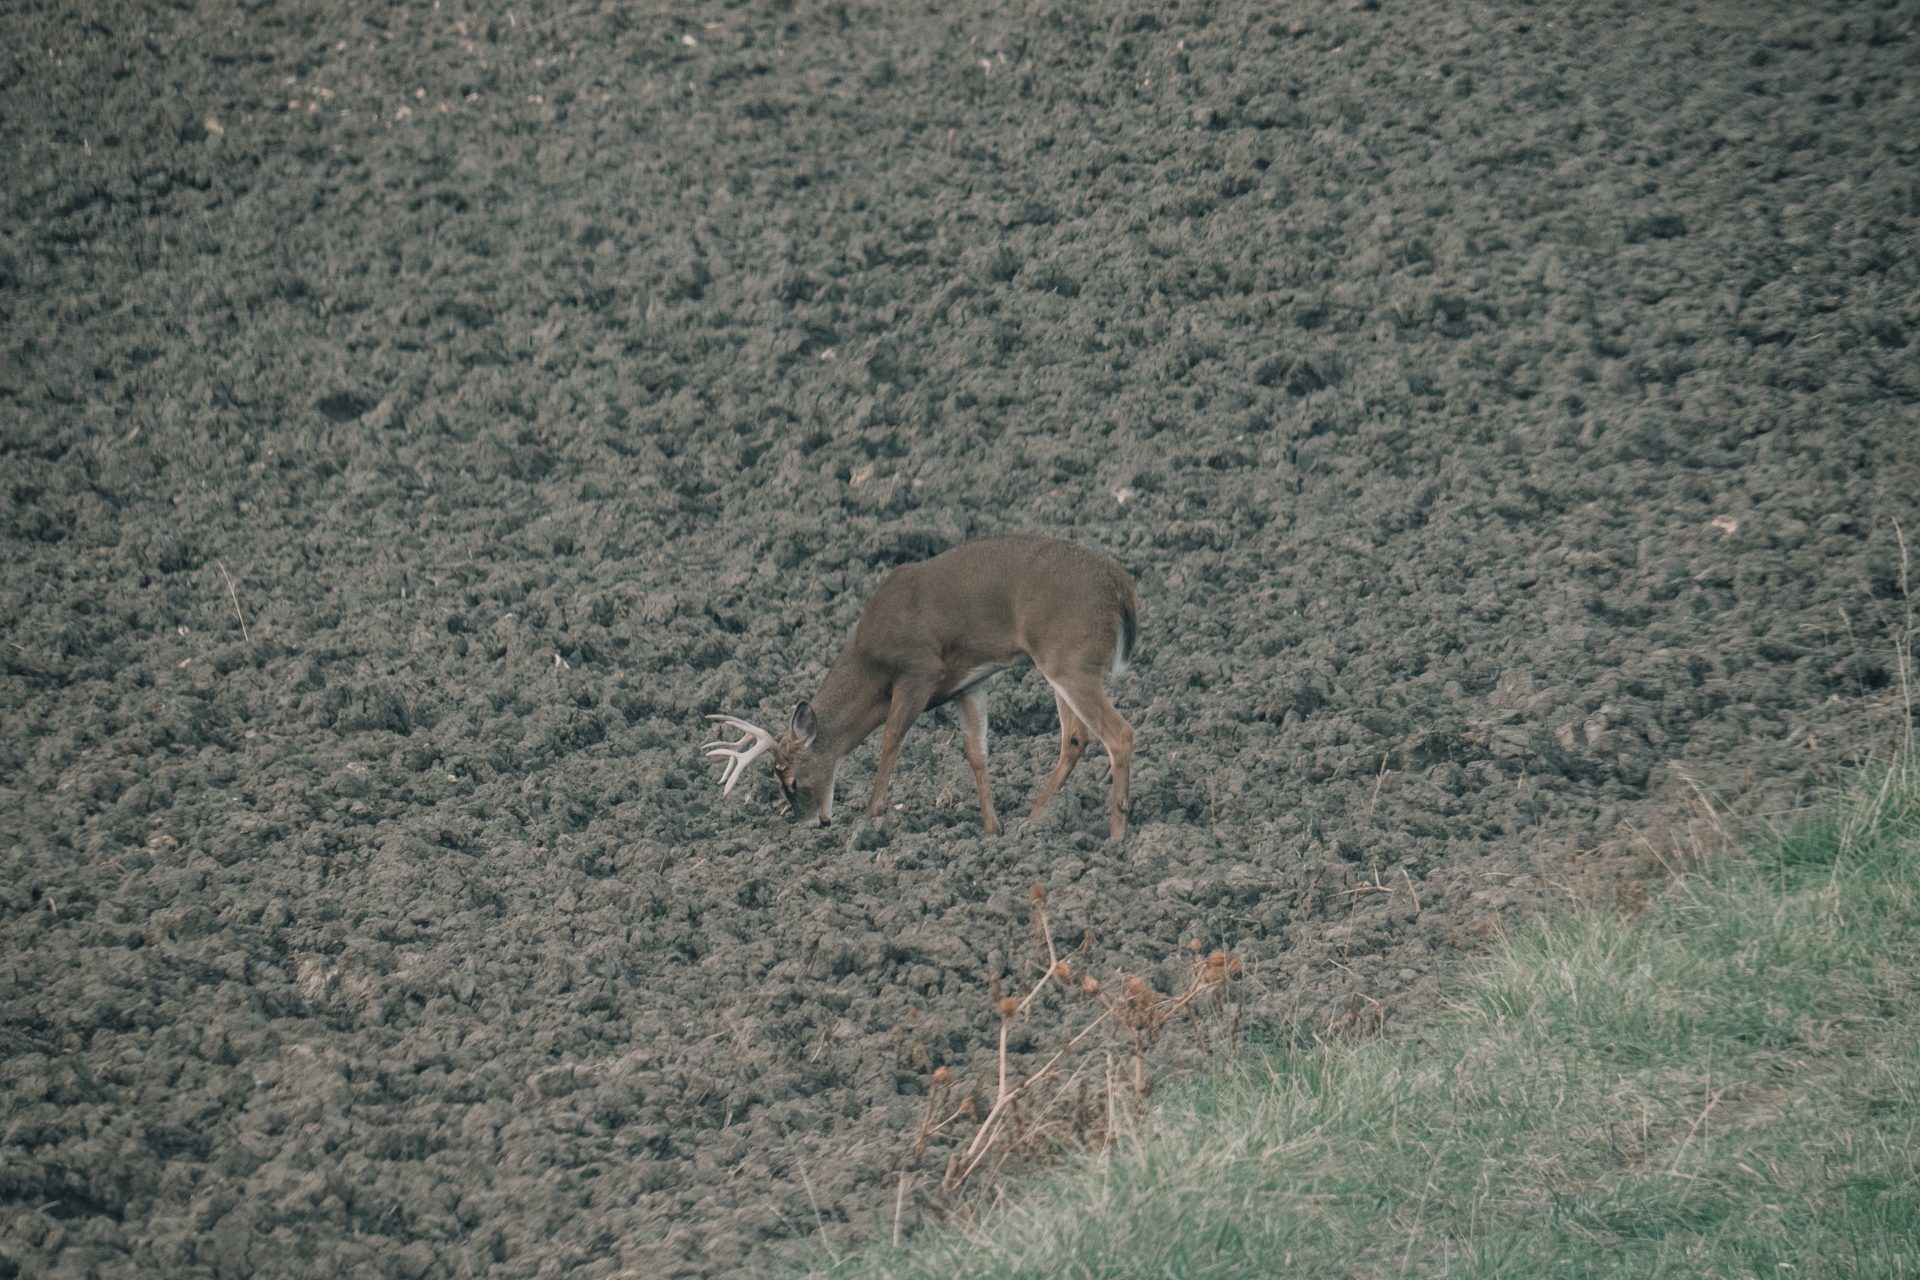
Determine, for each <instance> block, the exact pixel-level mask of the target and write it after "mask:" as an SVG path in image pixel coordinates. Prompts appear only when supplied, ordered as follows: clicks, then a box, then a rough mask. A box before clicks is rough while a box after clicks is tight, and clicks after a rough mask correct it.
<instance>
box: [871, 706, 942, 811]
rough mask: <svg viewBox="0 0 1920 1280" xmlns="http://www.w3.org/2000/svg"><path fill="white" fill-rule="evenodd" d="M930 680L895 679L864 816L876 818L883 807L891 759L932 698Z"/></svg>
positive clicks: (891, 772) (891, 770)
mask: <svg viewBox="0 0 1920 1280" xmlns="http://www.w3.org/2000/svg"><path fill="white" fill-rule="evenodd" d="M934 687H935V682H934V681H932V680H914V679H905V680H896V681H894V685H893V700H892V702H891V703H889V704H888V708H887V726H886V729H885V731H884V735H883V736H882V737H881V739H880V764H879V767H878V768H876V769H875V770H874V771H873V794H872V795H871V796H870V797H868V799H867V816H868V817H869V818H877V817H879V816H880V815H881V814H882V813H883V812H885V810H886V807H887V784H888V783H890V782H892V781H893V761H894V758H895V757H896V756H898V755H899V754H900V740H901V739H902V738H904V737H906V736H907V730H908V729H909V728H910V727H912V725H913V722H914V721H915V720H916V719H918V718H919V716H920V713H921V712H922V711H925V710H926V709H927V703H928V701H929V700H931V699H932V697H933V690H934Z"/></svg>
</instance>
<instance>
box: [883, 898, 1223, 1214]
mask: <svg viewBox="0 0 1920 1280" xmlns="http://www.w3.org/2000/svg"><path fill="white" fill-rule="evenodd" d="M1029 896H1030V898H1031V900H1032V903H1033V925H1032V928H1033V934H1034V939H1035V943H1036V947H1035V949H1036V951H1044V953H1045V960H1044V962H1043V965H1042V967H1041V971H1040V974H1039V977H1038V978H1037V979H1036V980H1035V982H1034V983H1033V985H1032V987H1030V988H1029V989H1028V990H1027V992H1026V994H1025V995H1023V996H1019V997H1015V996H1011V995H1006V994H1004V993H1003V991H1002V990H1001V988H1000V985H999V983H998V982H997V981H996V982H994V983H993V984H992V995H993V998H994V1001H995V1004H994V1011H995V1013H996V1014H997V1015H998V1017H999V1044H998V1047H997V1051H996V1053H995V1056H994V1068H995V1075H994V1086H993V1095H992V1098H993V1100H992V1102H991V1103H990V1104H987V1106H986V1108H985V1114H984V1115H982V1114H981V1104H980V1102H979V1101H977V1100H976V1096H975V1094H974V1093H972V1092H970V1091H965V1092H963V1091H961V1090H960V1089H959V1088H958V1086H957V1081H956V1079H955V1076H954V1073H953V1072H952V1071H951V1070H949V1069H948V1068H946V1067H944V1066H943V1067H938V1068H936V1069H934V1070H933V1072H932V1073H931V1075H930V1076H929V1080H928V1089H927V1103H926V1106H925V1108H924V1109H923V1110H922V1112H921V1117H920V1123H919V1125H918V1127H917V1129H916V1131H915V1133H914V1136H913V1142H912V1146H911V1148H910V1150H911V1160H912V1161H913V1162H914V1163H916V1164H917V1162H918V1161H919V1160H920V1158H921V1157H922V1156H924V1155H925V1153H926V1151H927V1148H928V1146H929V1145H930V1144H931V1143H932V1142H933V1141H934V1139H935V1138H936V1137H939V1136H940V1135H942V1134H945V1133H947V1132H948V1131H949V1130H952V1129H954V1128H955V1126H960V1127H961V1129H962V1130H963V1131H964V1128H965V1126H966V1125H968V1124H972V1125H973V1129H972V1132H971V1135H970V1136H968V1137H967V1140H966V1142H965V1143H964V1145H960V1144H958V1139H957V1138H956V1139H955V1142H956V1149H955V1150H954V1151H953V1153H952V1155H951V1156H950V1157H949V1158H948V1160H947V1164H946V1169H945V1172H944V1174H943V1175H942V1177H941V1181H940V1189H941V1191H942V1192H943V1193H944V1195H945V1197H946V1199H947V1201H948V1203H949V1205H950V1204H951V1203H952V1201H953V1200H954V1198H955V1197H957V1196H958V1194H959V1192H960V1191H961V1190H962V1189H963V1188H966V1187H968V1186H969V1185H970V1184H971V1185H973V1186H975V1187H976V1188H977V1187H978V1185H979V1184H981V1183H982V1182H988V1181H991V1180H992V1179H993V1178H994V1177H995V1176H997V1175H998V1174H999V1173H1000V1172H1001V1171H1003V1170H1004V1169H1006V1168H1007V1167H1009V1166H1010V1165H1030V1164H1034V1163H1039V1162H1043V1161H1045V1160H1047V1159H1049V1158H1051V1157H1053V1156H1055V1155H1057V1154H1059V1153H1060V1152H1062V1151H1068V1150H1085V1151H1100V1150H1104V1149H1106V1148H1107V1147H1108V1146H1109V1145H1110V1144H1111V1143H1112V1142H1113V1141H1114V1140H1115V1139H1116V1138H1117V1137H1119V1136H1121V1135H1122V1134H1123V1133H1125V1132H1128V1131H1130V1130H1131V1129H1132V1128H1133V1127H1134V1125H1135V1124H1136V1123H1137V1121H1138V1119H1139V1118H1140V1116H1141V1115H1142V1114H1143V1113H1144V1112H1145V1110H1146V1105H1147V1099H1148V1097H1149V1096H1150V1095H1151V1093H1152V1091H1153V1075H1152V1072H1151V1071H1150V1069H1149V1064H1148V1058H1149V1054H1150V1052H1151V1051H1152V1050H1153V1048H1154V1047H1155V1045H1156V1044H1160V1043H1164V1041H1163V1039H1162V1036H1161V1033H1162V1032H1163V1031H1165V1030H1166V1029H1167V1027H1168V1026H1169V1025H1170V1024H1172V1023H1174V1022H1175V1021H1176V1020H1178V1021H1180V1022H1181V1023H1183V1024H1184V1025H1186V1026H1187V1027H1188V1028H1189V1029H1190V1032H1191V1034H1192V1035H1193V1037H1194V1043H1195V1045H1196V1046H1197V1047H1198V1048H1199V1050H1200V1051H1201V1052H1202V1053H1209V1054H1210V1053H1212V1052H1213V1049H1214V1045H1215V1041H1216V1039H1221V1040H1224V1042H1225V1044H1226V1046H1227V1047H1229V1048H1231V1047H1232V1045H1233V1044H1235V1043H1236V1042H1237V1041H1238V1039H1239V1034H1240V1014H1241V1008H1240V1002H1239V1000H1238V999H1237V998H1236V993H1235V986H1236V984H1235V983H1234V981H1233V980H1234V979H1235V978H1238V977H1239V976H1240V971H1241V966H1240V961H1239V960H1237V959H1235V958H1234V957H1233V956H1231V955H1229V954H1227V953H1226V952H1224V951H1213V952H1206V951H1205V948H1204V947H1203V946H1202V944H1201V943H1200V942H1199V941H1198V940H1197V939H1196V940H1194V941H1192V942H1189V943H1188V944H1187V945H1188V950H1189V951H1190V952H1191V954H1192V965H1191V971H1190V973H1189V976H1188V979H1187V983H1186V988H1185V990H1183V991H1181V992H1180V993H1179V994H1177V995H1169V994H1165V993H1162V992H1159V991H1156V990H1154V989H1153V987H1152V985H1151V984H1150V983H1148V981H1147V980H1146V979H1145V978H1141V977H1122V978H1121V979H1119V980H1118V981H1116V982H1114V983H1112V984H1107V983H1103V982H1101V981H1100V980H1099V979H1098V978H1096V977H1094V975H1093V974H1092V973H1090V972H1087V971H1086V970H1084V969H1076V968H1075V967H1074V966H1073V964H1072V963H1071V962H1069V961H1068V960H1065V959H1062V958H1061V956H1060V952H1059V949H1058V948H1057V947H1056V946H1055V945H1054V940H1053V930H1052V927H1051V925H1050V924H1049V923H1048V920H1047V892H1046V888H1045V887H1044V886H1042V885H1035V886H1034V887H1033V889H1032V891H1031V893H1030V895H1029ZM1049 989H1054V990H1057V991H1059V992H1060V993H1062V994H1063V996H1064V997H1065V998H1066V999H1067V1000H1068V1001H1069V1002H1077V1003H1079V1004H1080V1005H1081V1007H1083V1008H1085V1009H1087V1010H1088V1016H1087V1017H1086V1020H1085V1021H1084V1022H1081V1023H1079V1025H1078V1029H1077V1030H1073V1031H1071V1032H1070V1033H1069V1034H1067V1035H1066V1036H1064V1037H1063V1039H1062V1041H1061V1044H1060V1047H1059V1048H1058V1049H1056V1050H1055V1051H1054V1052H1053V1054H1052V1055H1051V1056H1049V1057H1048V1058H1047V1059H1046V1060H1045V1061H1044V1062H1042V1063H1041V1064H1040V1066H1039V1067H1038V1068H1037V1069H1035V1070H1033V1071H1030V1072H1027V1073H1026V1074H1024V1075H1021V1074H1018V1073H1017V1072H1016V1071H1015V1068H1014V1063H1013V1062H1012V1059H1011V1054H1010V1051H1009V1047H1008V1041H1009V1036H1010V1032H1011V1030H1012V1028H1013V1024H1014V1022H1015V1021H1016V1020H1017V1019H1020V1018H1023V1017H1025V1016H1027V1015H1028V1013H1029V1012H1030V1011H1031V1010H1032V1008H1033V1006H1034V1003H1035V1001H1037V1000H1039V999H1040V998H1041V996H1042V995H1043V994H1045V993H1046V992H1047V991H1048V990H1049ZM1223 1020H1224V1023H1225V1025H1224V1028H1222V1026H1221V1023H1222V1021H1223ZM1103 1032H1104V1033H1105V1034H1102V1033H1103ZM1095 1046H1101V1047H1103V1048H1104V1049H1105V1051H1104V1052H1101V1053H1094V1052H1091V1051H1090V1050H1092V1049H1093V1048H1094V1047H1095ZM1116 1049H1119V1050H1123V1051H1124V1053H1123V1054H1122V1055H1116V1052H1115V1050H1116ZM956 1094H960V1095H961V1096H959V1097H957V1098H956ZM902 1176H903V1179H904V1178H906V1177H907V1176H908V1175H906V1174H903V1175H902ZM906 1185H907V1184H906V1182H904V1181H903V1183H902V1188H903V1193H902V1197H901V1198H902V1200H903V1201H904V1188H905V1186H906ZM900 1207H901V1206H896V1209H898V1208H900ZM896 1230H897V1223H896Z"/></svg>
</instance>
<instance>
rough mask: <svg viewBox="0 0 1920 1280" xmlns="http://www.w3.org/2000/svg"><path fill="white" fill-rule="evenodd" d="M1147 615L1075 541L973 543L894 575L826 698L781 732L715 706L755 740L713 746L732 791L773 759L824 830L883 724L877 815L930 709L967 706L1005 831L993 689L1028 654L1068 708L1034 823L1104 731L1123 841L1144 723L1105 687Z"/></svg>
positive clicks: (802, 812) (791, 803)
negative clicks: (908, 741)
mask: <svg viewBox="0 0 1920 1280" xmlns="http://www.w3.org/2000/svg"><path fill="white" fill-rule="evenodd" d="M1139 610H1140V604H1139V597H1138V595H1137V594H1136V593H1135V591H1134V585H1133V579H1132V578H1131V577H1129V576H1128V575H1127V573H1126V572H1125V571H1124V570H1123V569H1121V568H1120V567H1119V566H1118V565H1116V564H1114V563H1113V562H1112V561H1111V560H1108V559H1107V558H1106V557H1104V556H1101V555H1098V554H1096V553H1095V552H1092V551H1089V550H1087V549H1086V548H1084V547H1081V546H1079V545H1077V544H1075V543H1072V542H1064V541H1061V540H1060V539H1057V538H1043V537H1031V536H1011V537H995V538H982V539H979V540H977V541H974V542H967V543H962V544H961V545H960V546H957V547H954V548H952V549H951V550H949V551H945V552H942V553H941V554H940V555H937V556H934V557H933V558H932V559H930V560H923V561H921V562H919V563H917V564H909V565H903V566H901V567H899V568H897V569H895V570H893V571H892V572H891V573H889V574H888V575H887V576H886V577H885V578H884V579H883V580H882V581H881V583H880V585H879V587H877V588H876V589H875V590H874V593H873V596H872V598H871V599H869V600H868V602H867V605H866V608H865V609H864V610H863V611H862V613H861V614H860V621H859V623H858V624H857V625H856V626H855V627H854V629H853V637H852V639H851V640H849V641H848V642H847V645H846V648H845V649H843V650H842V651H841V653H840V656H839V657H838V658H837V659H836V660H835V661H834V664H833V666H832V667H831V668H830V669H829V670H828V671H827V674H826V676H825V677H824V678H823V679H822V680H821V681H820V685H819V688H818V690H817V691H816V692H815V693H814V695H813V697H812V698H811V699H809V700H807V701H804V702H801V703H800V704H798V705H797V706H795V707H794V709H793V715H792V717H791V719H790V720H789V721H788V723H787V727H786V731H785V732H784V733H782V734H781V735H780V737H779V738H777V739H776V738H775V737H774V736H773V735H772V734H771V733H769V732H767V731H766V730H765V729H762V728H760V727H759V726H758V725H755V724H752V723H750V722H749V721H746V720H743V719H741V718H739V717H737V716H731V715H711V716H708V717H707V718H708V719H709V720H714V721H719V722H720V723H721V724H723V725H725V726H727V728H729V729H731V730H733V731H734V732H737V733H739V734H741V735H742V736H741V737H740V738H739V739H738V740H737V741H729V740H727V739H724V738H723V739H721V740H720V741H718V742H709V743H707V744H706V745H705V746H704V747H703V748H702V750H703V752H704V754H706V755H707V756H710V757H717V758H721V759H725V760H726V761H727V766H726V769H725V771H724V772H723V773H722V775H721V778H720V784H721V794H722V795H723V796H724V795H728V794H730V793H731V792H732V791H733V788H734V785H735V784H736V783H738V782H739V781H740V778H741V776H742V775H743V774H744V773H745V772H746V769H747V766H748V765H750V764H752V763H753V762H754V761H755V760H757V759H758V758H760V757H761V756H762V755H767V754H771V761H772V766H773V775H774V778H775V779H776V780H777V781H778V782H779V784H780V791H781V794H782V795H783V796H784V797H785V799H786V804H787V815H788V818H789V820H790V821H793V822H795V823H799V824H802V825H805V826H808V827H824V826H826V825H828V823H829V822H831V820H832V818H833V788H834V778H835V775H836V773H837V772H838V770H839V768H840V762H841V761H842V760H844V759H845V758H846V756H847V755H848V753H849V752H851V751H852V750H853V749H854V748H855V747H857V746H859V745H860V744H861V743H863V742H865V741H866V740H867V738H869V737H870V736H872V734H873V731H874V730H875V729H879V728H882V727H883V726H884V729H885V732H884V733H883V734H882V736H881V740H880V760H879V764H878V765H877V766H876V768H875V770H874V777H873V790H872V792H871V793H870V794H869V796H868V798H867V816H868V817H869V818H878V817H879V816H880V815H881V814H882V812H883V811H884V810H885V807H886V801H887V787H888V784H889V783H890V782H891V780H892V777H893V766H894V761H895V759H896V758H897V757H898V756H899V754H900V742H901V739H902V738H904V737H905V736H906V733H907V730H908V729H910V728H911V727H912V726H913V722H914V721H915V720H917V719H918V718H919V717H920V714H921V713H922V712H924V711H926V710H928V709H929V708H932V707H938V706H941V705H943V704H945V703H948V702H954V701H957V702H959V704H960V721H961V727H962V730H963V747H964V749H965V753H966V757H967V765H968V767H969V768H970V769H971V770H972V771H973V785H974V790H975V791H976V792H977V793H978V795H979V799H980V816H981V820H982V823H983V824H984V826H985V828H986V833H987V834H988V835H990V836H997V835H999V834H1000V819H999V818H998V817H997V816H995V814H994V809H993V789H992V786H991V784H990V783H989V781H988V778H987V699H986V687H985V686H986V682H987V681H988V680H990V679H992V678H993V677H994V676H996V675H998V674H1000V673H1001V672H1003V671H1006V670H1007V669H1009V668H1010V667H1012V666H1014V665H1016V663H1018V661H1019V660H1020V659H1021V658H1022V657H1025V658H1026V659H1028V660H1029V661H1031V662H1032V663H1033V665H1034V666H1035V667H1037V668H1039V671H1040V674H1041V675H1042V676H1043V677H1045V679H1046V682H1047V684H1048V685H1049V686H1051V687H1052V689H1053V700H1054V708H1055V710H1056V711H1058V712H1059V715H1060V757H1059V759H1058V760H1057V761H1055V763H1054V766H1053V772H1052V773H1050V774H1049V775H1047V780H1046V782H1045V783H1044V784H1043V785H1042V786H1041V788H1040V794H1039V797H1038V799H1036V800H1035V801H1034V804H1033V812H1032V814H1030V815H1029V821H1031V820H1032V819H1033V818H1036V817H1038V816H1039V814H1040V811H1041V810H1042V809H1044V808H1045V807H1046V805H1047V802H1048V801H1049V800H1051V799H1053V797H1054V796H1055V795H1056V794H1057V793H1058V792H1059V790H1060V788H1061V787H1062V786H1063V785H1064V784H1065V783H1066V781H1067V778H1068V776H1069V775H1070V774H1072V773H1073V769H1074V766H1075V765H1077V764H1078V763H1079V762H1080V757H1081V756H1082V755H1083V754H1085V752H1086V749H1087V746H1088V744H1089V742H1090V741H1091V740H1092V739H1093V738H1098V739H1099V740H1100V742H1101V744H1102V745H1103V746H1105V747H1106V749H1107V761H1108V764H1109V767H1110V768H1111V771H1112V785H1111V789H1110V792H1109V795H1108V803H1107V809H1108V835H1109V838H1111V839H1113V840H1119V839H1121V838H1123V837H1124V836H1125V835H1126V833H1127V814H1128V799H1127V783H1128V779H1129V777H1130V775H1131V772H1132V767H1133V726H1131V725H1130V724H1128V723H1127V721H1126V720H1125V719H1124V718H1122V716H1121V715H1120V713H1119V712H1118V711H1117V710H1115V709H1114V705H1113V702H1112V701H1111V700H1110V699H1109V698H1108V697H1107V690H1106V682H1107V681H1108V680H1109V679H1111V678H1113V677H1115V676H1117V675H1119V674H1120V673H1122V672H1123V671H1125V670H1126V668H1127V664H1128V662H1129V661H1130V660H1131V659H1132V657H1133V649H1134V640H1135V636H1136V632H1137V629H1138V616H1139Z"/></svg>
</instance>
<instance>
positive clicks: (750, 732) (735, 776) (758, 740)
mask: <svg viewBox="0 0 1920 1280" xmlns="http://www.w3.org/2000/svg"><path fill="white" fill-rule="evenodd" d="M707 719H709V720H718V721H720V722H721V723H722V724H724V725H726V726H727V727H728V728H729V729H738V730H739V731H740V732H741V733H743V734H745V735H746V736H745V737H744V738H742V739H740V741H738V742H728V741H727V740H726V739H725V738H722V739H720V740H719V741H718V742H709V743H707V745H706V746H704V747H702V748H700V754H701V755H707V756H724V757H726V761H727V769H726V772H725V773H722V774H721V775H720V794H721V795H723V796H724V795H727V794H729V793H730V792H732V790H733V784H734V783H736V782H738V781H740V775H741V774H743V773H745V772H746V770H747V766H748V765H750V764H752V763H753V762H754V761H755V760H757V759H759V758H760V756H761V754H762V753H763V752H765V751H766V750H767V749H768V748H770V747H772V746H773V735H772V734H770V733H768V732H767V731H766V730H765V729H762V728H761V727H760V726H759V725H757V724H748V723H747V722H746V721H745V720H741V719H738V718H737V717H734V716H708V717H707Z"/></svg>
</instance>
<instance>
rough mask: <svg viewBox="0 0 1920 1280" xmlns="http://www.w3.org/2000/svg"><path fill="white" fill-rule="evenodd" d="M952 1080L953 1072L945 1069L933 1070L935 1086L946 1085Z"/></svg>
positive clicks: (936, 1068) (937, 1068)
mask: <svg viewBox="0 0 1920 1280" xmlns="http://www.w3.org/2000/svg"><path fill="white" fill-rule="evenodd" d="M951 1079H953V1072H951V1071H949V1070H947V1069H946V1068H945V1067H935V1068H934V1069H933V1082H934V1083H935V1084H945V1083H946V1082H947V1081H949V1080H951Z"/></svg>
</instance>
